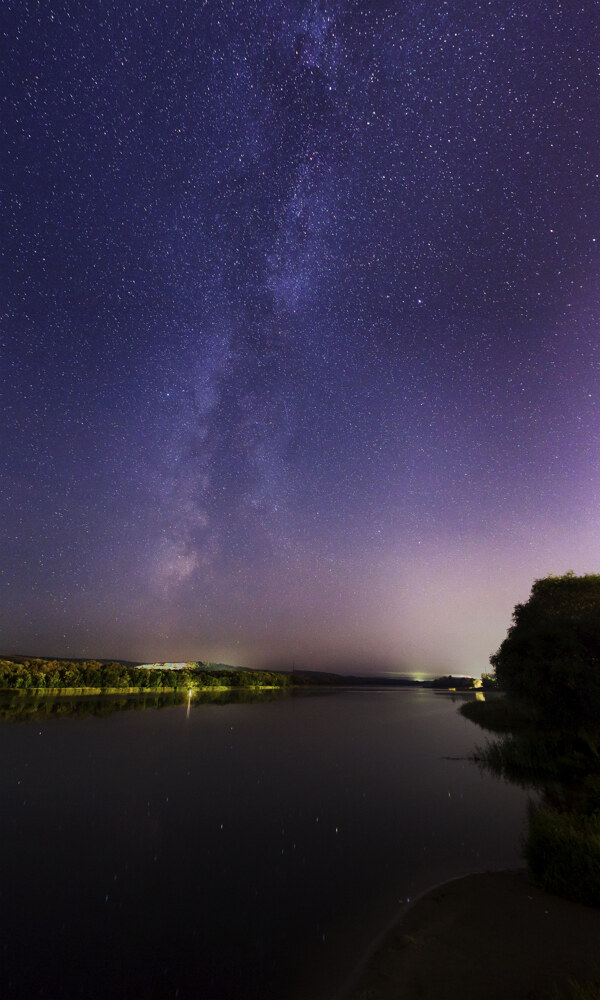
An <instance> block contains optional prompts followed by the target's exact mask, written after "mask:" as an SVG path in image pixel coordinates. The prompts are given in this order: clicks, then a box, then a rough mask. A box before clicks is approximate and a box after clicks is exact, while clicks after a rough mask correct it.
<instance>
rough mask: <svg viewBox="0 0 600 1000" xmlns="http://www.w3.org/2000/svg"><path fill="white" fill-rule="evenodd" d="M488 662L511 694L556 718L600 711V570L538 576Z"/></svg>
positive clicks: (593, 717)
mask: <svg viewBox="0 0 600 1000" xmlns="http://www.w3.org/2000/svg"><path fill="white" fill-rule="evenodd" d="M490 662H491V663H492V665H493V666H494V668H495V670H496V676H497V678H498V682H499V684H500V685H501V686H502V687H503V688H504V690H505V691H507V692H508V693H509V694H510V695H512V696H513V697H516V698H520V699H523V700H524V701H527V702H530V703H532V704H535V705H536V706H537V707H538V709H539V711H540V713H541V715H542V716H543V717H544V718H545V719H547V720H550V721H552V722H554V723H557V724H565V725H575V726H579V725H584V724H586V723H595V722H596V721H597V720H598V718H599V717H600V575H589V576H581V577H578V576H574V575H573V574H572V573H568V574H566V575H565V576H559V577H553V576H550V577H546V578H545V579H543V580H536V581H535V583H534V585H533V587H532V590H531V595H530V597H529V600H528V601H527V603H526V604H518V605H517V606H516V608H515V610H514V614H513V625H512V626H511V628H510V629H509V631H508V635H507V636H506V639H505V640H504V642H503V643H502V645H501V646H500V649H499V650H498V652H497V653H495V654H494V656H492V657H491V660H490Z"/></svg>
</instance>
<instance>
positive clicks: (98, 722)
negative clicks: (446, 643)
mask: <svg viewBox="0 0 600 1000" xmlns="http://www.w3.org/2000/svg"><path fill="white" fill-rule="evenodd" d="M104 704H105V713H106V714H105V715H104V717H102V716H98V715H89V716H87V717H86V716H83V717H78V716H76V715H72V716H69V715H68V714H65V715H64V716H56V717H47V715H45V714H44V713H43V712H39V711H37V712H35V713H33V715H32V716H30V717H29V718H27V716H26V715H25V716H23V718H24V719H26V721H20V722H17V721H12V720H11V719H10V718H6V717H5V718H4V719H2V721H0V753H1V757H0V759H1V760H2V767H1V768H0V795H1V799H0V807H1V810H2V813H1V815H2V838H1V849H0V859H1V861H0V864H1V869H2V871H1V875H2V880H1V884H0V892H1V895H0V931H1V936H0V953H1V954H2V970H3V971H2V995H3V996H6V997H27V998H33V997H45V998H52V1000H54V998H63V997H64V998H69V1000H74V998H77V997H82V998H83V997H85V998H103V1000H104V998H110V997H123V998H125V997H126V998H142V997H143V998H144V1000H147V998H154V997H156V998H167V997H168V998H171V997H172V998H177V997H179V998H181V1000H185V998H200V1000H255V998H256V1000H258V998H261V1000H331V998H333V997H335V996H336V995H337V993H338V991H339V990H340V989H341V988H342V987H343V985H344V983H345V982H346V981H347V979H348V976H349V975H350V973H351V972H352V969H353V967H354V966H355V965H356V963H357V962H358V961H359V960H360V958H361V956H362V955H363V954H364V952H365V950H366V949H367V948H368V947H369V944H370V942H371V941H372V940H373V939H374V937H376V936H377V935H378V934H379V933H381V931H382V930H383V929H384V928H385V927H386V925H388V924H389V922H390V920H392V919H393V917H394V915H395V914H396V913H397V912H398V911H399V909H400V908H401V906H402V904H403V903H404V902H405V901H406V900H407V899H409V898H411V897H414V896H415V895H417V894H418V893H420V892H422V891H423V890H425V889H426V888H427V887H429V886H431V885H433V884H435V883H437V882H440V881H442V880H445V879H449V878H452V877H455V876H459V875H463V874H466V873H468V872H472V871H478V870H482V869H499V868H506V867H514V866H517V865H519V864H520V855H519V840H520V835H521V833H522V830H523V827H524V822H525V815H526V802H527V795H526V793H524V792H523V791H521V790H520V789H518V788H515V787H514V786H509V785H508V784H505V783H503V782H501V781H499V780H497V779H495V778H493V777H492V776H490V775H488V774H484V773H481V772H480V771H479V769H478V768H477V767H476V766H475V765H474V764H472V763H471V762H470V761H468V760H466V759H456V758H464V757H465V756H466V755H468V754H469V753H470V752H471V751H472V750H473V747H474V745H475V744H476V743H483V742H484V740H485V737H484V736H483V735H482V732H481V730H479V729H477V727H475V726H474V725H473V724H472V723H469V722H467V721H466V720H465V719H463V718H462V717H461V716H460V715H459V714H458V712H457V704H458V702H457V701H454V700H453V699H451V698H450V697H448V696H447V695H440V694H436V693H434V692H433V691H422V690H415V689H408V690H383V691H379V690H372V689H371V690H341V691H335V692H327V693H325V692H319V693H318V694H316V695H314V696H308V695H307V694H305V693H303V694H301V695H298V696H287V697H284V698H282V699H281V700H269V701H262V702H261V701H258V702H256V703H250V704H235V703H224V704H219V703H212V704H211V703H208V704H207V703H200V704H194V702H192V704H191V705H187V704H178V705H174V706H172V707H165V708H160V709H156V708H154V709H150V710H145V711H131V710H130V711H122V712H113V714H109V713H110V711H111V709H110V703H106V702H105V703H104ZM115 704H116V703H115Z"/></svg>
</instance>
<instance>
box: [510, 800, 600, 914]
mask: <svg viewBox="0 0 600 1000" xmlns="http://www.w3.org/2000/svg"><path fill="white" fill-rule="evenodd" d="M524 855H525V859H526V861H527V864H528V866H529V870H530V872H531V874H532V876H533V878H534V879H535V881H536V882H537V883H538V885H540V886H541V887H542V889H546V890H547V891H548V892H553V893H556V895H558V896H564V897H566V898H567V899H572V900H575V901H576V902H578V903H586V904H587V905H588V906H600V816H598V815H595V816H584V815H581V814H580V813H572V812H557V811H556V810H555V809H550V808H547V807H543V808H539V809H536V810H532V811H531V812H530V815H529V831H528V836H527V840H526V843H525V848H524Z"/></svg>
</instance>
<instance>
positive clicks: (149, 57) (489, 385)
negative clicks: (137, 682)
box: [0, 0, 600, 675]
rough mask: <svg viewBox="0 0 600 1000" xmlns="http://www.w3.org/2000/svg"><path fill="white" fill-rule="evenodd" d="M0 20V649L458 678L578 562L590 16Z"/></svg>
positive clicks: (587, 375) (594, 265)
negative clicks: (552, 580)
mask: <svg viewBox="0 0 600 1000" xmlns="http://www.w3.org/2000/svg"><path fill="white" fill-rule="evenodd" d="M0 37H1V39H2V48H3V56H2V60H1V68H0V76H1V80H0V86H1V90H0V99H1V102H2V103H1V107H2V115H1V121H2V125H1V130H2V136H1V142H0V147H1V149H0V155H1V157H2V173H1V177H2V183H1V189H2V190H1V197H2V217H3V223H4V224H3V230H4V236H3V240H2V261H1V265H0V266H1V282H2V284H1V287H2V302H1V310H0V311H1V326H0V342H1V355H0V384H1V387H2V420H1V422H0V462H1V465H2V473H1V476H0V518H1V525H2V527H1V529H0V647H1V649H0V652H2V653H4V654H5V653H9V652H22V653H28V654H31V655H53V656H56V655H58V656H69V655H71V656H98V657H122V658H130V659H138V660H149V659H150V660H162V659H169V660H181V659H197V658H199V659H210V660H215V661H224V662H229V663H236V664H240V665H246V666H291V664H292V663H295V664H296V666H298V667H299V666H305V667H310V668H313V669H318V668H319V667H322V668H336V669H340V670H354V669H357V668H360V669H361V670H363V671H365V672H366V671H379V670H388V671H400V672H414V673H417V674H419V675H420V674H421V673H423V674H425V673H428V672H433V673H439V672H447V671H450V670H452V671H454V672H458V673H473V674H479V673H480V672H481V671H482V670H485V669H486V667H487V661H488V657H489V655H490V653H492V652H493V651H494V650H495V649H496V648H497V647H498V645H499V643H500V642H501V640H502V638H503V637H504V634H505V632H506V628H507V626H508V625H509V623H510V615H511V611H512V608H513V606H514V604H516V603H517V602H518V601H522V600H525V599H526V598H527V595H528V593H529V590H530V587H531V583H532V581H533V579H534V578H536V577H540V576H544V575H546V574H547V573H550V572H554V573H562V572H565V571H566V570H569V569H572V570H574V571H575V572H578V573H579V572H598V570H599V569H600V536H599V533H598V527H599V524H598V521H599V518H598V494H599V486H600V469H599V463H598V443H597V442H598V427H599V422H598V417H599V393H598V389H599V386H598V375H599V369H598V362H599V345H600V332H599V321H600V273H599V265H600V177H599V175H600V148H599V146H600V144H599V137H600V128H599V125H598V123H599V122H600V100H599V89H598V61H599V55H600V45H599V43H598V38H599V37H600V12H599V8H598V5H597V4H596V3H594V2H591V0H580V2H578V3H577V4H575V3H571V2H557V3H551V4H547V3H545V2H541V0H532V2H529V3H515V2H514V0H511V2H507V0H493V2H491V0H490V2H483V0H446V2H444V0H424V2H410V0H406V2H397V3H389V2H388V3H384V2H381V0H371V2H365V3H362V2H358V0H338V2H326V0H322V2H321V0H196V2H192V0H188V2H185V0H168V2H166V0H144V2H139V3H137V4H136V3H135V2H134V0H119V2H117V0H79V2H77V3H74V2H71V0H56V2H53V0H40V2H33V0H5V2H4V3H3V5H2V11H1V12H0Z"/></svg>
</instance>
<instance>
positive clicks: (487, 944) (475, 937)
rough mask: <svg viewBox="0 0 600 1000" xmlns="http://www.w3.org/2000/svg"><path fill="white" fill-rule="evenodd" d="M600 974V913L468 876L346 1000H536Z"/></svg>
mask: <svg viewBox="0 0 600 1000" xmlns="http://www.w3.org/2000/svg"><path fill="white" fill-rule="evenodd" d="M599 966H600V910H596V909H591V908H589V907H586V906H580V905H579V904H577V903H570V902H568V901H567V900H564V899H559V898H558V897H556V896H550V895H549V894H548V893H545V892H542V891H541V890H540V889H537V888H535V886H533V885H532V884H531V883H530V881H529V880H528V878H527V876H526V875H525V874H523V873H516V872H494V873H489V874H481V875H468V876H467V877H466V878H461V879H457V880H456V881H453V882H448V883H446V884H445V885H442V886H440V887H438V888H437V889H433V890H432V891H431V892H429V893H428V894H427V895H425V896H423V897H422V898H421V899H419V900H418V901H417V902H416V903H415V904H414V905H413V906H411V907H410V909H409V910H408V911H407V912H406V914H405V915H404V917H403V918H402V919H401V920H400V922H399V923H398V924H397V925H396V927H395V928H394V929H393V930H392V931H391V932H390V934H389V935H388V936H387V937H386V938H385V939H384V941H383V943H382V944H381V946H380V947H379V948H378V949H377V950H376V951H375V953H374V954H373V955H372V957H371V958H370V959H369V960H368V962H367V964H366V966H365V967H364V968H363V970H362V973H361V974H360V976H359V979H358V981H357V982H355V984H354V985H353V986H352V987H351V989H350V990H349V991H347V992H346V993H345V994H344V1000H392V998H393V1000H404V998H406V1000H409V998H410V1000H525V998H527V1000H536V998H543V997H551V996H552V991H553V988H554V987H555V986H557V987H564V986H565V985H566V983H567V981H568V980H569V979H577V980H580V981H584V980H585V979H588V978H591V976H592V975H593V974H594V973H597V972H598V968H599Z"/></svg>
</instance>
